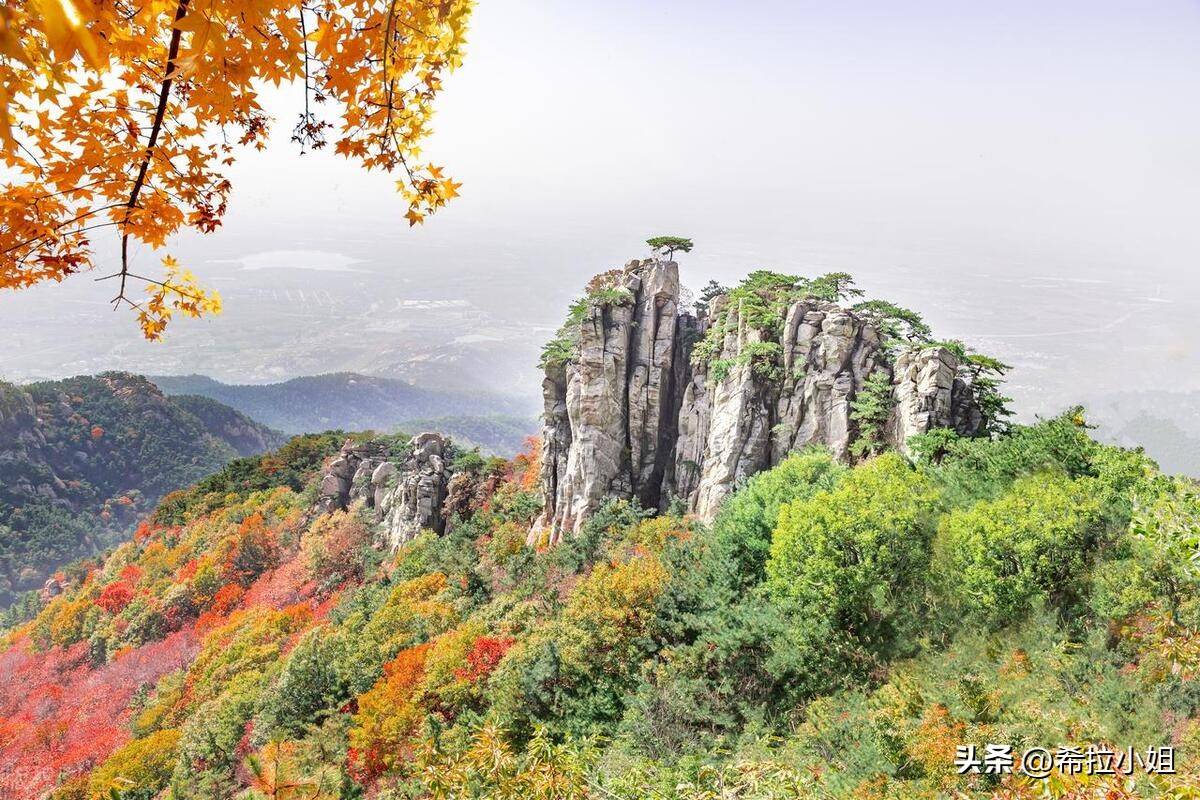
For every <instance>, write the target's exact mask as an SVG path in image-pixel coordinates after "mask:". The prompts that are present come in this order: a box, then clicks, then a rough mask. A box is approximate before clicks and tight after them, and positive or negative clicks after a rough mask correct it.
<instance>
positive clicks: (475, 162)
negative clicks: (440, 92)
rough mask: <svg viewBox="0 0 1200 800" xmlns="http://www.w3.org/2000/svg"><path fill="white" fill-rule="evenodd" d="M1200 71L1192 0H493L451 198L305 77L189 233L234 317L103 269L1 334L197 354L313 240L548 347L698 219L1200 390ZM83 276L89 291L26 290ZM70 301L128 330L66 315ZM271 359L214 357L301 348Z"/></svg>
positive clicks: (403, 287)
mask: <svg viewBox="0 0 1200 800" xmlns="http://www.w3.org/2000/svg"><path fill="white" fill-rule="evenodd" d="M1198 98H1200V3H1198V2H1195V0H1190V1H1189V2H1182V1H1173V0H1140V1H1139V2H1132V1H1131V2H1106V1H1105V0H1086V1H1085V0H1078V1H1077V0H1054V1H1053V2H1050V1H1048V0H1039V1H1037V2H1032V1H1030V2H1026V1H1024V0H1006V2H1002V3H981V2H963V1H962V0H959V1H958V2H933V1H929V0H908V1H907V2H897V1H896V0H873V1H872V2H855V0H837V1H836V2H835V1H834V0H826V1H824V2H803V0H793V1H792V2H745V1H743V2H721V3H718V2H711V1H709V0H693V1H692V2H682V0H655V1H654V2H647V1H646V0H641V1H640V2H633V1H632V0H607V1H606V2H591V1H590V0H537V2H534V0H480V3H479V7H478V11H477V13H476V16H475V18H474V23H473V27H472V33H471V36H470V45H469V52H468V57H467V63H466V66H465V67H464V68H463V69H462V70H461V72H460V73H458V74H456V75H455V76H454V77H453V78H452V79H451V80H450V81H449V83H448V88H447V91H446V93H445V95H444V96H443V98H442V101H441V105H440V112H439V115H438V117H437V118H436V120H435V126H434V127H435V135H434V138H433V140H432V141H431V142H430V143H429V146H428V148H427V152H428V153H429V154H430V155H432V156H433V157H435V158H437V159H440V160H442V161H444V162H445V163H446V164H447V165H448V167H449V171H450V172H451V173H452V174H454V175H455V176H456V177H457V178H458V179H460V180H462V181H463V182H464V184H465V185H464V188H463V196H462V198H461V199H459V200H458V201H456V202H455V203H454V204H453V205H452V207H450V208H448V209H446V210H445V211H443V212H441V213H439V214H438V215H437V216H436V217H435V218H433V219H431V221H430V222H429V223H428V224H427V225H426V226H425V227H424V228H421V229H417V230H412V231H410V230H408V229H407V227H406V226H405V225H404V224H403V220H402V217H401V214H402V212H403V210H404V208H403V206H402V203H401V201H400V200H399V198H397V197H396V196H395V195H394V194H393V193H392V191H391V181H390V180H389V179H388V178H386V176H381V175H368V174H365V173H362V172H361V171H359V170H358V169H357V168H356V167H355V166H354V165H353V164H350V163H347V162H344V161H342V160H340V159H337V158H335V157H333V156H331V155H328V154H323V153H317V154H308V155H305V156H304V157H303V158H298V157H297V156H296V155H295V151H294V149H293V147H292V146H291V145H290V143H289V142H288V141H287V139H288V133H289V131H290V128H291V126H292V124H293V122H294V114H295V112H296V111H297V110H298V108H299V105H298V104H299V95H298V94H297V92H296V91H295V90H288V91H282V92H273V93H271V94H270V95H269V104H270V106H271V107H272V108H273V109H275V110H277V111H278V112H279V122H278V124H277V127H276V136H275V141H274V142H273V144H272V146H271V148H270V149H269V151H268V152H266V153H263V154H251V155H249V156H247V157H246V158H245V159H244V160H243V161H242V162H240V163H239V164H238V165H237V167H236V168H235V169H234V171H233V179H234V184H235V194H234V199H233V202H232V204H231V207H230V211H229V215H228V218H227V221H226V226H225V228H224V229H223V230H222V231H221V232H219V233H218V234H215V235H212V236H207V237H188V238H186V239H185V240H184V241H182V242H180V243H178V244H177V246H176V250H177V252H179V253H180V255H181V256H183V258H184V260H185V261H186V262H187V263H188V264H189V265H190V266H193V267H195V268H196V271H197V272H200V273H201V274H202V275H203V274H205V273H207V274H209V275H214V276H215V277H216V278H217V283H218V285H219V286H220V288H221V289H222V292H223V294H224V295H225V297H226V303H227V305H228V306H229V307H230V312H229V313H228V314H227V315H226V317H225V318H224V319H218V320H213V321H209V322H201V323H189V322H183V323H179V324H177V330H176V331H175V332H174V334H173V335H172V336H171V338H170V339H169V341H168V342H167V343H166V344H165V345H147V344H144V343H141V342H138V341H137V339H136V333H135V331H134V330H133V327H132V325H131V324H126V325H117V324H113V323H109V322H103V323H101V322H94V320H96V319H99V318H98V317H96V316H95V314H96V313H98V312H97V309H102V308H103V306H102V305H101V304H102V301H103V297H104V295H103V293H102V292H98V291H96V289H95V287H94V286H92V285H91V284H90V281H87V280H86V279H80V280H76V281H73V282H72V283H73V284H74V285H72V286H68V287H66V288H65V289H64V288H62V287H51V288H50V289H48V290H45V291H41V290H39V291H37V292H32V293H26V297H27V298H29V300H28V301H26V299H25V298H23V297H21V296H19V295H17V296H4V297H0V334H7V335H9V336H12V337H16V336H19V337H21V338H20V342H21V344H22V347H21V350H22V351H23V352H28V353H52V354H53V355H52V358H54V359H59V360H60V361H61V362H62V367H61V368H56V364H53V363H44V362H45V359H44V358H43V363H41V364H40V367H39V368H38V369H34V368H33V367H31V366H30V364H32V363H33V361H32V360H31V359H32V356H30V357H29V358H26V359H24V360H22V357H21V356H20V355H16V356H15V357H14V359H10V360H9V361H8V367H7V368H5V369H7V371H9V372H10V373H12V374H13V376H15V377H29V376H32V375H35V374H51V373H55V372H61V371H76V369H77V368H78V369H82V368H85V367H86V368H87V369H89V370H94V369H95V368H97V367H103V366H105V365H111V366H123V367H130V366H133V367H136V366H137V364H138V363H139V361H141V362H145V360H147V359H151V360H152V361H153V363H154V364H155V368H156V369H157V371H166V370H164V369H162V365H163V364H166V365H168V367H169V366H170V364H171V363H175V364H177V368H175V369H170V371H178V372H186V371H191V370H190V368H189V365H191V364H193V363H197V362H196V359H197V358H198V357H199V356H197V354H198V353H203V352H205V351H204V350H203V348H204V347H207V348H209V350H211V349H213V348H220V346H221V342H222V341H229V340H231V338H232V333H233V332H234V328H235V327H237V326H244V325H246V324H248V323H247V320H248V319H249V318H250V316H249V315H252V314H253V313H255V312H254V305H253V304H254V302H255V301H254V299H253V298H252V297H251V296H250V295H249V294H246V293H245V292H244V291H242V289H241V288H240V287H243V286H244V285H247V282H248V281H249V280H250V278H251V276H253V277H254V278H255V279H256V280H260V281H261V277H262V275H264V274H271V275H276V274H277V275H278V280H279V281H280V282H283V283H287V282H289V281H290V282H293V283H294V284H295V285H296V286H297V287H298V288H302V287H303V286H304V285H305V281H306V280H307V278H306V275H311V274H313V273H311V271H305V270H287V269H281V270H275V271H272V272H270V273H265V272H264V271H262V270H256V271H252V272H247V271H246V270H245V269H244V267H245V266H247V265H250V266H253V265H255V264H257V265H259V266H262V265H263V264H267V265H277V266H287V265H288V264H289V263H296V264H299V265H301V266H305V265H304V264H301V262H304V261H306V260H307V261H309V262H313V263H309V264H307V266H309V267H310V268H311V267H317V268H319V267H321V266H323V265H327V266H334V267H339V268H341V269H349V270H357V272H356V273H353V274H356V275H357V278H356V279H357V280H359V281H360V282H361V281H365V284H366V285H367V287H368V288H367V290H365V291H363V292H361V294H363V298H362V302H363V306H362V309H364V310H365V309H367V308H368V306H369V305H370V303H371V302H372V301H376V300H378V299H379V297H376V296H372V295H373V294H374V293H373V292H371V291H370V288H369V287H370V285H371V284H372V283H373V282H377V283H378V285H379V287H381V288H380V289H379V293H380V294H387V293H391V295H394V296H395V298H396V299H397V300H398V301H400V302H402V301H404V299H405V298H406V297H410V296H412V297H421V298H424V299H433V300H437V299H441V298H452V297H459V298H466V299H467V300H469V301H470V303H472V304H473V306H474V307H477V308H478V309H479V311H480V313H482V314H484V315H487V316H488V318H489V319H493V318H494V319H496V320H500V321H507V322H513V321H518V322H522V323H529V324H530V325H532V326H534V329H533V331H532V332H530V333H529V334H528V335H522V336H523V338H522V337H517V339H514V340H513V341H514V347H519V348H525V349H526V350H528V349H530V348H532V347H533V346H534V345H533V344H532V342H534V341H536V340H537V339H538V338H539V337H541V336H542V332H543V331H542V329H543V328H549V327H552V326H553V325H554V324H556V322H557V319H558V318H559V316H560V315H561V312H562V310H563V308H564V307H565V305H566V303H567V302H568V301H569V299H570V298H571V297H572V296H573V295H574V294H575V293H576V292H577V290H578V289H579V287H580V286H581V285H582V284H583V283H584V282H585V281H586V279H587V278H588V276H590V275H591V274H593V273H595V272H597V271H599V270H601V269H606V268H609V267H611V266H614V265H615V264H619V263H621V262H623V261H624V260H625V259H627V258H629V257H633V256H638V255H640V254H641V251H642V247H641V244H640V243H641V241H642V240H643V239H644V238H646V236H648V235H652V234H658V233H679V234H682V235H688V236H691V237H693V238H694V239H695V240H696V243H697V246H696V251H695V252H694V253H693V254H692V255H691V256H689V257H687V258H686V260H685V261H684V264H683V275H684V280H685V282H687V283H689V284H691V285H692V286H694V287H699V286H701V285H703V283H704V282H705V281H706V280H707V279H708V278H710V277H716V278H718V279H721V280H724V281H732V280H736V279H737V278H738V277H739V276H741V275H743V274H744V273H745V272H747V271H748V270H750V269H753V268H756V267H764V266H765V267H772V268H775V269H779V270H781V271H795V272H802V273H812V272H818V271H825V270H828V269H831V268H837V269H845V270H847V271H849V272H852V273H854V274H855V275H856V276H857V277H858V278H859V282H860V283H861V284H863V285H864V286H865V287H866V288H867V289H869V290H871V291H872V292H874V293H877V294H879V295H882V296H885V297H888V298H890V299H894V300H896V301H898V302H902V303H904V304H907V305H911V306H913V307H916V308H918V309H920V310H922V311H924V312H925V313H926V316H927V317H928V318H929V319H930V320H931V321H932V322H933V323H934V325H935V328H936V329H937V330H938V332H939V333H942V334H945V335H953V336H962V337H966V338H968V339H969V340H970V341H974V342H978V343H980V344H981V347H983V348H985V349H989V350H991V351H994V352H997V353H999V354H1000V355H1002V356H1003V357H1006V358H1008V359H1009V360H1011V361H1013V362H1014V363H1016V364H1017V366H1018V370H1017V371H1016V373H1015V374H1014V376H1013V382H1014V384H1015V385H1016V386H1017V393H1018V395H1019V396H1020V399H1021V400H1022V402H1023V403H1024V404H1025V406H1024V407H1025V410H1026V411H1031V410H1033V411H1040V410H1049V409H1045V408H1043V406H1044V405H1045V404H1046V403H1058V402H1060V401H1061V400H1062V398H1064V397H1066V396H1067V395H1070V394H1072V393H1081V394H1088V393H1096V392H1100V391H1103V390H1105V389H1106V388H1113V389H1116V388H1131V389H1139V388H1158V387H1162V386H1164V385H1169V387H1171V388H1184V389H1200V355H1198V348H1200V333H1198V329H1200V326H1197V325H1196V324H1195V320H1196V318H1197V314H1200V305H1198V301H1197V298H1198V297H1200V292H1198V291H1197V290H1198V289H1200V279H1198V278H1197V277H1196V274H1197V263H1198V259H1197V256H1198V255H1200V224H1197V222H1196V216H1197V210H1198V209H1200V155H1198V154H1200V147H1198V145H1200V104H1198V103H1197V99H1198ZM278 251H286V254H285V255H284V256H279V255H278ZM305 253H307V255H304V254H305ZM141 257H142V258H147V259H149V258H151V256H150V254H148V253H146V254H142V256H141ZM246 259H250V260H249V261H247V260H246ZM256 259H257V260H256ZM347 274H351V273H347ZM373 276H375V277H373ZM325 277H326V279H328V278H329V276H328V275H326V276H325ZM355 285H356V286H358V285H359V284H355ZM385 285H386V289H385V288H383V287H385ZM355 291H359V290H358V289H356V290H355ZM391 295H389V297H390V296H391ZM55 297H67V298H70V299H71V301H72V303H71V304H70V305H69V306H66V308H69V309H70V310H69V311H63V310H62V309H63V308H64V306H62V305H57V306H53V307H52V308H53V310H52V311H49V312H47V313H45V314H42V315H40V316H34V315H33V314H32V312H31V311H30V309H35V308H39V309H40V308H43V307H46V308H51V307H49V306H43V305H42V304H43V303H48V302H50V301H52V300H53V299H54V298H55ZM239 303H242V305H241V306H240V309H239ZM337 308H338V309H340V310H336V311H331V312H330V313H335V314H347V313H351V312H349V311H347V310H345V308H344V307H342V306H338V307H337ZM371 308H375V309H376V310H374V311H372V312H371V313H373V314H379V313H386V311H380V310H379V308H381V307H379V306H377V305H376V306H371ZM64 314H66V315H79V317H78V319H79V320H81V321H84V322H82V323H81V324H87V325H89V326H101V327H99V328H97V329H95V330H94V331H93V334H92V335H90V336H87V337H77V341H68V342H67V343H64V341H63V337H62V335H61V331H62V328H61V323H62V322H63V315H64ZM306 314H307V312H306V311H305V308H304V307H303V306H298V307H297V309H296V311H295V313H294V314H293V315H292V316H290V317H289V320H290V321H289V322H288V323H287V324H292V325H295V326H296V327H297V329H298V330H299V329H302V328H304V327H305V326H306V325H311V321H310V320H309V319H308V318H307V317H306ZM106 319H108V318H106ZM539 326H540V327H539ZM15 340H16V339H14V341H15ZM506 341H507V340H506ZM362 346H363V347H369V346H372V345H371V343H370V342H369V341H365V340H364V342H363V345H362ZM70 348H76V349H78V351H79V352H78V354H76V353H75V352H74V351H72V350H71V349H70ZM521 352H522V356H521V357H522V358H525V355H524V352H525V351H524V350H522V351H521ZM261 357H262V356H259V355H256V354H255V353H254V352H252V351H247V353H246V355H245V359H244V362H245V367H246V368H245V369H244V370H240V371H239V369H238V367H237V366H236V363H234V362H230V361H228V360H226V361H223V362H221V364H223V366H221V367H212V368H211V369H212V370H214V371H219V372H221V373H222V374H219V375H218V376H217V377H223V378H226V379H260V378H261V377H262V376H263V375H267V374H273V375H278V374H279V373H280V372H286V371H287V370H288V369H291V368H290V367H285V366H278V365H277V366H276V369H275V372H274V373H268V372H265V371H264V370H263V369H262V368H261V367H262V366H263V365H261V364H254V363H250V362H252V361H253V360H254V359H255V358H261ZM110 361H111V364H109V363H108V362H110ZM198 363H200V364H201V365H202V366H203V365H204V364H207V363H209V362H205V361H203V360H201V361H200V362H198ZM213 363H215V362H213ZM314 363H315V362H314ZM519 363H522V364H525V363H528V360H525V361H520V362H519ZM231 364H232V366H231ZM528 380H529V382H530V384H531V387H530V388H531V389H536V377H535V376H534V375H533V374H532V371H530V373H529V377H528ZM1034 386H1038V387H1044V388H1043V389H1038V390H1037V391H1034V390H1033V388H1032V387H1034Z"/></svg>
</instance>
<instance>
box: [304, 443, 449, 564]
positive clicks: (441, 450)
mask: <svg viewBox="0 0 1200 800" xmlns="http://www.w3.org/2000/svg"><path fill="white" fill-rule="evenodd" d="M450 455H451V446H450V443H449V441H448V440H447V439H445V438H444V437H442V436H441V435H440V434H437V433H422V434H419V435H417V436H414V437H413V439H412V441H411V442H409V447H408V453H407V455H406V456H404V457H403V458H399V459H393V458H389V457H388V456H387V454H386V453H385V452H384V449H383V447H382V446H381V444H380V443H379V442H375V441H368V442H362V443H355V442H353V441H350V440H347V442H346V444H345V445H343V446H342V449H341V451H340V452H339V453H338V455H337V456H336V457H335V458H334V459H333V460H332V461H331V462H330V463H329V464H328V466H327V467H326V471H325V474H324V476H323V477H322V478H321V488H320V496H319V498H318V500H317V504H316V508H315V509H314V510H315V511H316V512H317V513H328V512H330V511H334V510H337V509H345V508H348V507H349V506H350V504H351V503H353V502H354V501H356V500H361V501H362V502H363V504H364V505H365V506H366V507H367V508H369V509H373V511H374V516H375V519H376V521H377V522H379V523H380V526H381V535H382V538H383V539H384V540H385V542H386V544H387V545H388V546H390V547H392V548H395V547H398V546H399V545H401V544H403V543H404V542H407V541H409V540H411V539H413V538H414V537H415V536H416V535H417V534H419V533H420V532H421V531H423V530H432V531H433V532H435V533H439V534H440V533H444V532H445V530H446V522H447V520H448V519H449V518H450V517H451V516H452V514H448V513H447V510H446V509H445V507H444V506H445V504H446V501H447V496H448V493H449V487H450V485H451V482H452V480H453V478H454V476H453V474H452V472H451V469H450V466H449V460H450Z"/></svg>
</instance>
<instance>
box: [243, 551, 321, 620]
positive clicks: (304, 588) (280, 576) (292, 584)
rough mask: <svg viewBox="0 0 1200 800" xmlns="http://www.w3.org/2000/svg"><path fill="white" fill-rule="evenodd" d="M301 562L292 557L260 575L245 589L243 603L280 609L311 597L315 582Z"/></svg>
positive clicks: (314, 589)
mask: <svg viewBox="0 0 1200 800" xmlns="http://www.w3.org/2000/svg"><path fill="white" fill-rule="evenodd" d="M301 562H302V559H299V558H293V559H291V560H289V561H285V562H284V563H283V564H281V565H280V566H279V568H278V569H273V570H271V571H270V572H266V573H263V574H262V575H260V576H259V577H258V580H256V581H255V582H254V583H253V584H251V586H250V588H248V589H247V590H246V596H245V599H244V601H243V602H244V603H245V605H246V606H269V607H270V608H276V609H282V608H287V607H288V606H290V605H293V604H295V603H298V602H300V601H302V600H307V599H308V598H310V597H312V595H313V592H315V591H316V583H315V582H314V581H311V580H309V579H308V569H307V567H305V565H304V564H303V563H301Z"/></svg>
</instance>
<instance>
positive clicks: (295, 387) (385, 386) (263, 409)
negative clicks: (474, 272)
mask: <svg viewBox="0 0 1200 800" xmlns="http://www.w3.org/2000/svg"><path fill="white" fill-rule="evenodd" d="M151 380H153V381H154V382H155V383H156V384H157V385H158V386H159V387H161V388H162V390H163V391H164V392H166V393H167V394H169V395H201V396H203V397H208V398H211V399H213V400H217V401H219V402H221V403H224V404H225V405H228V406H230V407H232V408H235V409H237V410H238V411H241V412H242V413H243V414H247V415H249V416H250V417H252V418H254V419H256V420H259V421H260V422H263V423H265V424H267V425H270V426H271V427H273V428H277V429H279V430H282V431H285V432H287V433H306V432H311V431H323V430H328V429H330V428H341V429H343V430H375V431H381V432H384V431H394V430H397V429H401V428H405V429H411V428H409V427H408V426H407V425H406V423H408V422H410V421H412V420H430V419H444V418H447V417H468V418H480V417H489V418H490V417H494V416H501V417H508V418H510V419H511V418H513V417H518V418H532V417H533V416H534V413H535V411H534V409H533V408H532V407H531V406H530V403H529V401H528V400H525V399H519V398H513V397H509V396H506V395H499V394H492V393H489V392H479V391H475V392H468V391H450V390H441V389H423V388H419V387H416V386H413V385H412V384H410V383H406V382H405V381H401V380H396V379H394V378H377V377H372V376H369V375H359V374H356V373H350V372H338V373H331V374H326V375H311V376H307V377H302V378H293V379H291V380H289V381H284V382H283V383H268V384H249V385H234V384H227V383H221V382H220V381H216V380H213V379H212V378H209V377H206V376H203V375H179V376H166V375H164V376H157V377H154V378H151ZM530 427H536V426H530ZM445 432H446V433H448V434H449V435H451V436H454V435H455V434H454V432H453V431H452V430H447V431H445Z"/></svg>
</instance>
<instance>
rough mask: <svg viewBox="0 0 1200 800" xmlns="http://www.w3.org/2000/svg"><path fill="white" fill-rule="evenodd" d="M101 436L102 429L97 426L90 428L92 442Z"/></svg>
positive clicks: (102, 433)
mask: <svg viewBox="0 0 1200 800" xmlns="http://www.w3.org/2000/svg"><path fill="white" fill-rule="evenodd" d="M103 435H104V428H101V427H100V426H99V425H93V426H92V439H93V440H95V439H99V438H100V437H101V436H103Z"/></svg>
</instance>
